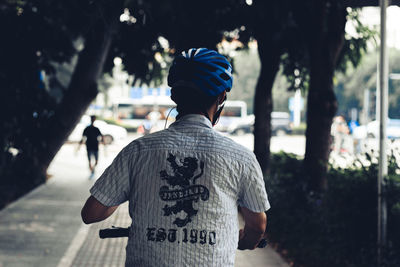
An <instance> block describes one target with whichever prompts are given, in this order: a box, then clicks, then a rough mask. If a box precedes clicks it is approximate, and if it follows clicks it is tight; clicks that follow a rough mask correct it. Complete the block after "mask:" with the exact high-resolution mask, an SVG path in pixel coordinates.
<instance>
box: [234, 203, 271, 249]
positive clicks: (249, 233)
mask: <svg viewBox="0 0 400 267" xmlns="http://www.w3.org/2000/svg"><path fill="white" fill-rule="evenodd" d="M240 210H241V213H242V215H243V219H244V223H245V224H244V229H240V231H239V245H238V249H240V250H244V249H255V248H256V247H257V245H258V243H259V242H260V240H261V239H262V238H263V236H264V232H265V229H266V227H267V215H266V214H265V212H253V211H251V210H249V209H247V208H245V207H240Z"/></svg>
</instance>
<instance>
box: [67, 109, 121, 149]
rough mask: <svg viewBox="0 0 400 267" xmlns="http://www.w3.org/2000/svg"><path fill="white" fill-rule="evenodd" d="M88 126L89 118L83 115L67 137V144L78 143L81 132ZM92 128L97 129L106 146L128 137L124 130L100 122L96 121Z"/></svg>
mask: <svg viewBox="0 0 400 267" xmlns="http://www.w3.org/2000/svg"><path fill="white" fill-rule="evenodd" d="M89 125H90V116H88V115H83V116H82V118H81V120H80V121H79V123H78V124H77V125H76V127H75V129H74V130H73V131H72V133H71V134H70V135H69V137H68V141H69V142H79V141H80V140H81V139H82V134H83V131H84V130H85V128H86V127H87V126H89ZM94 126H96V127H97V128H99V130H100V132H101V134H102V135H103V138H104V142H105V143H106V144H111V143H112V142H114V141H116V140H123V139H125V138H126V137H127V136H128V132H127V130H126V129H125V128H123V127H120V126H117V125H112V124H109V123H107V122H105V121H102V120H96V121H95V122H94Z"/></svg>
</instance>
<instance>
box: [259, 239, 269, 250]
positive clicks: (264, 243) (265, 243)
mask: <svg viewBox="0 0 400 267" xmlns="http://www.w3.org/2000/svg"><path fill="white" fill-rule="evenodd" d="M267 245H268V242H267V240H266V239H264V238H263V239H261V241H260V242H259V243H258V245H257V247H258V248H265V247H266V246H267Z"/></svg>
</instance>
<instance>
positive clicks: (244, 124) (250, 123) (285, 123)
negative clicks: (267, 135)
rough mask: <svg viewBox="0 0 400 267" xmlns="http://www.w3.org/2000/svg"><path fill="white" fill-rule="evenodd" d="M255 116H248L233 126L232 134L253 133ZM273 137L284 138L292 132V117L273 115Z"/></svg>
mask: <svg viewBox="0 0 400 267" xmlns="http://www.w3.org/2000/svg"><path fill="white" fill-rule="evenodd" d="M254 118H255V117H254V114H251V115H249V116H247V117H246V118H245V119H243V120H241V121H240V122H238V123H237V124H235V125H231V128H230V131H229V132H230V133H231V134H235V135H243V134H246V133H252V132H253V129H254ZM271 127H272V129H271V130H272V135H277V136H282V135H285V134H289V133H291V132H292V127H291V122H290V115H289V113H287V112H277V111H274V112H272V113H271Z"/></svg>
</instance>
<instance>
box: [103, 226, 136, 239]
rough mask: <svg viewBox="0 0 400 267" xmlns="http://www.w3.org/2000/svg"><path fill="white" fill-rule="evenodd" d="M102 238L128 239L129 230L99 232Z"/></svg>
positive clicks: (117, 229) (107, 229) (104, 230)
mask: <svg viewBox="0 0 400 267" xmlns="http://www.w3.org/2000/svg"><path fill="white" fill-rule="evenodd" d="M99 236H100V238H102V239H104V238H117V237H128V236H129V228H121V227H117V228H106V229H101V230H100V231H99Z"/></svg>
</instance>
